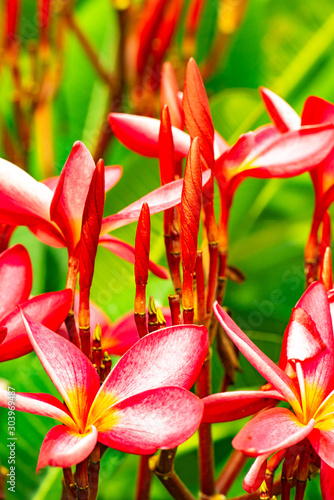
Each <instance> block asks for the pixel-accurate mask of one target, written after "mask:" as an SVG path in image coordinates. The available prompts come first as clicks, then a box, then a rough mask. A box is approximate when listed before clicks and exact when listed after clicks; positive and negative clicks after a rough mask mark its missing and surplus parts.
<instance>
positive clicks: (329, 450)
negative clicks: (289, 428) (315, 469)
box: [309, 414, 334, 468]
mask: <svg viewBox="0 0 334 500" xmlns="http://www.w3.org/2000/svg"><path fill="white" fill-rule="evenodd" d="M332 416H333V414H331V415H328V419H330V420H331V422H330V423H331V424H332V425H333V417H332ZM309 440H310V442H311V444H312V446H313V448H314V449H315V451H316V453H317V454H318V455H319V457H320V458H321V460H324V461H325V462H326V463H327V465H329V466H330V467H333V468H334V456H333V446H334V428H332V429H329V430H326V431H323V430H320V429H317V428H315V429H313V431H312V433H311V434H310V435H309Z"/></svg>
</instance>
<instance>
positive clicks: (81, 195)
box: [50, 141, 95, 253]
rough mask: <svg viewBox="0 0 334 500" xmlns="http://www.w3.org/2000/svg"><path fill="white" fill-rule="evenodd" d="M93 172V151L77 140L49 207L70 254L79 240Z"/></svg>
mask: <svg viewBox="0 0 334 500" xmlns="http://www.w3.org/2000/svg"><path fill="white" fill-rule="evenodd" d="M94 170H95V163H94V160H93V158H92V156H91V154H90V152H89V151H88V149H87V148H86V146H85V145H84V144H82V142H80V141H77V142H76V143H75V144H74V146H73V148H72V151H71V153H70V155H69V157H68V158H67V160H66V163H65V165H64V168H63V170H62V172H61V175H60V178H59V181H58V184H57V187H56V189H55V192H54V195H53V198H52V202H51V206H50V215H51V219H52V220H53V221H55V222H56V223H57V224H58V226H59V227H60V228H61V229H62V231H63V233H64V235H65V237H66V241H67V245H68V248H69V252H70V253H71V252H72V251H73V250H74V249H75V247H76V245H77V244H78V242H79V240H80V231H81V221H82V214H83V209H84V206H85V202H86V197H87V193H88V190H89V186H90V183H91V180H92V176H93V172H94Z"/></svg>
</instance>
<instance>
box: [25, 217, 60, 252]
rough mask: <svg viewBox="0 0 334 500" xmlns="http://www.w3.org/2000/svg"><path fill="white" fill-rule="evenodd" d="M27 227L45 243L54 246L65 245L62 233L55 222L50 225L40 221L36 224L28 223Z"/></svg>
mask: <svg viewBox="0 0 334 500" xmlns="http://www.w3.org/2000/svg"><path fill="white" fill-rule="evenodd" d="M28 228H29V229H30V231H31V232H32V233H33V234H34V235H35V236H36V238H38V239H39V240H40V241H41V242H42V243H45V245H49V246H51V247H56V248H63V247H66V241H65V238H64V235H63V233H62V232H61V231H60V229H59V228H58V227H57V226H56V225H55V224H54V225H50V224H46V223H44V222H41V223H40V224H38V225H34V226H32V225H30V226H28Z"/></svg>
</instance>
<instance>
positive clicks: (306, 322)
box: [203, 282, 334, 500]
mask: <svg viewBox="0 0 334 500" xmlns="http://www.w3.org/2000/svg"><path fill="white" fill-rule="evenodd" d="M214 309H215V313H216V315H217V318H218V320H219V322H220V323H221V325H222V326H223V328H224V329H225V331H226V333H227V334H228V335H229V336H230V338H231V339H232V340H233V342H234V343H235V345H236V346H237V347H238V349H239V350H240V351H241V352H242V353H243V354H244V355H245V356H246V357H247V359H248V360H249V361H250V362H251V363H252V364H253V366H254V367H255V368H256V369H257V370H258V371H259V372H260V373H261V375H262V376H263V377H265V378H266V379H267V381H268V382H269V383H270V384H271V385H272V387H273V390H270V391H266V392H263V391H243V392H240V393H238V392H227V393H224V394H214V395H212V396H208V397H207V398H205V399H204V403H205V411H204V417H203V421H204V422H219V421H223V420H225V421H226V420H233V419H235V418H240V417H241V416H245V415H243V414H242V409H243V408H242V407H243V406H244V405H242V402H247V401H248V402H250V403H252V404H253V405H254V407H253V409H254V410H255V411H256V403H257V401H258V402H259V403H260V402H261V401H262V403H263V400H264V398H267V399H266V400H267V401H269V402H270V400H272V401H273V400H275V399H276V400H283V401H287V402H288V403H289V404H290V405H291V407H292V410H293V412H292V411H291V410H289V409H287V408H280V407H278V408H270V409H267V410H265V411H264V412H262V413H259V414H258V415H257V416H255V418H253V419H252V420H251V421H250V422H248V423H247V424H246V425H245V427H244V428H243V429H242V430H241V431H240V432H239V434H238V435H237V436H236V437H235V438H234V440H233V446H234V447H235V448H236V449H238V450H241V451H243V452H244V453H246V454H247V455H250V456H253V457H258V459H257V464H256V465H255V468H254V469H256V473H255V470H253V474H249V475H248V482H247V481H246V482H244V487H245V488H246V489H247V490H248V491H251V490H253V489H256V488H257V487H258V486H259V485H260V484H261V482H262V481H263V479H264V474H265V461H266V459H267V458H268V456H269V455H271V454H272V453H274V452H276V451H279V450H284V449H287V448H291V447H292V446H295V445H297V444H298V443H300V442H301V441H303V440H304V439H305V438H307V439H308V440H309V442H310V443H311V445H312V446H313V448H314V450H315V451H316V453H317V454H318V455H319V457H320V459H321V487H322V494H323V498H324V499H325V500H329V499H330V498H333V493H334V485H333V472H334V470H333V469H334V458H333V446H334V363H333V356H334V338H333V328H332V319H331V313H330V306H329V301H328V298H327V293H326V290H325V288H324V287H323V286H322V285H321V284H320V283H317V282H315V283H313V284H312V285H311V286H310V287H309V288H308V289H307V291H306V292H305V293H304V295H303V296H302V298H301V299H300V300H299V302H298V303H297V306H296V307H295V308H294V309H293V313H292V316H291V319H290V323H289V325H288V328H287V330H286V332H285V336H284V341H283V349H282V354H281V359H280V367H281V368H280V367H279V366H277V365H275V363H273V361H271V360H270V359H269V358H267V356H266V355H265V354H263V353H262V352H261V351H260V350H259V349H258V348H257V347H256V346H255V345H254V344H253V343H252V342H251V341H250V340H249V338H248V337H247V336H246V335H245V334H244V333H243V332H242V331H241V330H240V329H239V327H238V326H237V325H236V324H235V323H234V322H233V321H232V320H231V318H230V317H229V316H228V314H227V313H226V312H225V311H224V310H223V309H222V308H221V307H220V306H219V305H217V304H215V306H214ZM282 368H283V369H284V371H283V369H282ZM226 413H227V414H226ZM248 414H249V413H248ZM263 465H264V466H263Z"/></svg>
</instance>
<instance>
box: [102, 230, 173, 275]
mask: <svg viewBox="0 0 334 500" xmlns="http://www.w3.org/2000/svg"><path fill="white" fill-rule="evenodd" d="M99 245H101V246H103V247H104V248H106V249H107V250H109V251H110V252H112V253H114V254H115V255H117V256H118V257H120V258H121V259H124V260H127V261H128V262H130V263H131V264H134V262H135V249H134V247H133V246H131V245H129V243H126V242H125V241H122V240H120V239H118V238H116V237H115V236H111V235H110V234H105V235H103V236H101V237H100V239H99ZM148 268H149V270H150V271H151V272H152V273H153V274H155V275H156V276H158V277H159V278H162V279H165V280H166V279H168V278H169V273H168V271H167V269H165V268H164V267H163V266H159V265H158V264H155V263H154V262H153V261H151V260H150V261H149V267H148Z"/></svg>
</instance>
